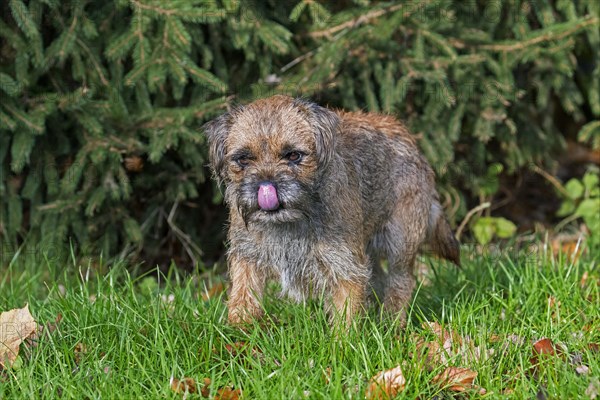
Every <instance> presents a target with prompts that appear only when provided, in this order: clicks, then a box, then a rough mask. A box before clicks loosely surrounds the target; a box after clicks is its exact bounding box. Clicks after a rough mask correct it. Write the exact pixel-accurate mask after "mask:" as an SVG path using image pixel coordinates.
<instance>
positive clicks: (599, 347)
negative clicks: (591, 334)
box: [588, 343, 600, 353]
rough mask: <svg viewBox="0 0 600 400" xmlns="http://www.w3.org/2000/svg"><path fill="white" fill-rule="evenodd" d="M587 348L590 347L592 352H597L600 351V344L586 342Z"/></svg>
mask: <svg viewBox="0 0 600 400" xmlns="http://www.w3.org/2000/svg"><path fill="white" fill-rule="evenodd" d="M588 349H590V351H591V352H592V353H598V351H600V345H598V343H588Z"/></svg>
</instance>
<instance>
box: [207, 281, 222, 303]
mask: <svg viewBox="0 0 600 400" xmlns="http://www.w3.org/2000/svg"><path fill="white" fill-rule="evenodd" d="M224 291H225V284H224V283H223V282H218V283H215V284H214V285H212V286H211V287H210V289H205V290H204V292H203V293H202V300H204V301H209V300H210V299H212V298H214V297H216V296H218V295H220V294H221V293H223V292H224Z"/></svg>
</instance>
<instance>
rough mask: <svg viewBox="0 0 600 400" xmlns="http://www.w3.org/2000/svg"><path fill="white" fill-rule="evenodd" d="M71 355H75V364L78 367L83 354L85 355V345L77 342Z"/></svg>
mask: <svg viewBox="0 0 600 400" xmlns="http://www.w3.org/2000/svg"><path fill="white" fill-rule="evenodd" d="M73 353H74V354H75V364H77V365H79V364H80V363H81V360H82V359H83V356H84V355H85V353H87V347H86V346H85V344H83V343H81V342H79V343H77V344H76V345H75V348H74V349H73Z"/></svg>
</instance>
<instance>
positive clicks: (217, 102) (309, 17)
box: [0, 0, 600, 261]
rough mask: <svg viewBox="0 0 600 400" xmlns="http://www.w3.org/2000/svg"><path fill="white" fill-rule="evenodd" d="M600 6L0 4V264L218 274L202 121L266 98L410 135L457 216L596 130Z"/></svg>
mask: <svg viewBox="0 0 600 400" xmlns="http://www.w3.org/2000/svg"><path fill="white" fill-rule="evenodd" d="M599 4H600V3H598V2H597V1H594V0H589V1H580V2H571V1H567V0H556V1H541V0H540V1H518V0H517V1H515V0H510V1H508V0H506V1H504V0H502V1H501V0H496V1H492V2H478V1H476V2H462V1H458V0H457V1H449V0H448V1H443V0H442V1H438V2H433V3H432V2H418V1H409V2H399V3H398V4H396V3H389V2H376V1H372V2H371V1H368V0H354V1H349V0H346V1H341V2H335V3H331V4H322V3H319V2H317V1H309V0H294V1H279V0H270V1H264V2H250V1H236V0H222V1H219V2H214V1H183V0H181V1H171V2H162V1H152V0H132V1H131V2H127V1H122V0H119V1H107V2H104V3H96V2H91V3H86V2H83V1H72V2H60V1H53V0H31V1H29V2H24V1H22V0H10V1H8V2H4V3H3V4H2V5H1V6H0V7H2V19H1V20H0V36H1V37H2V38H3V41H2V44H1V48H0V63H1V66H0V90H1V91H2V95H3V99H2V105H1V106H0V123H1V126H0V130H1V132H2V134H1V135H0V149H1V150H0V161H1V175H2V184H1V186H0V196H1V197H2V208H1V216H0V217H1V221H0V222H1V225H0V234H1V235H2V240H3V249H6V248H9V249H14V248H16V247H17V246H19V245H21V244H22V243H23V241H24V240H26V238H27V240H31V242H32V243H36V244H37V243H46V244H49V245H52V246H54V248H57V247H58V248H64V247H67V248H68V245H69V243H70V244H71V245H72V246H74V247H76V248H77V249H78V251H81V252H84V253H86V252H87V253H92V254H98V253H99V252H101V253H102V254H104V255H105V256H113V255H116V254H134V255H140V254H141V255H142V256H143V257H144V258H145V259H148V260H153V261H154V260H157V259H161V257H165V258H166V259H168V258H174V259H176V260H190V259H191V260H194V261H196V260H198V259H199V257H200V256H203V258H204V259H209V260H210V259H215V258H216V257H218V255H219V254H220V252H221V251H222V245H221V243H222V239H223V233H222V231H223V223H224V218H225V217H224V213H223V208H222V207H221V206H220V205H219V204H220V201H221V196H220V192H219V191H218V190H216V188H215V187H214V184H212V183H211V181H210V180H209V179H208V170H207V169H206V167H205V165H206V148H205V142H204V138H203V135H202V134H201V131H200V127H201V124H202V123H204V122H205V121H207V120H209V119H210V118H212V117H214V116H216V115H218V114H219V113H221V112H223V111H224V110H225V109H226V108H227V107H229V105H230V104H231V103H232V102H244V101H248V100H250V99H252V98H256V97H263V96H268V95H272V94H275V93H287V94H292V95H301V96H309V97H313V98H314V99H316V100H318V101H319V102H321V103H325V104H329V105H331V106H339V107H344V108H348V109H369V110H372V111H379V112H385V113H392V114H395V115H398V116H399V117H401V118H402V119H404V120H406V121H407V123H408V124H409V125H410V127H411V128H412V129H413V131H414V132H415V134H417V135H418V136H419V137H420V145H421V147H422V149H423V151H424V152H425V154H426V155H427V157H428V158H429V160H430V161H431V163H432V164H433V165H434V167H435V169H436V170H437V172H438V175H439V179H440V185H441V189H442V192H443V194H444V196H445V198H446V200H447V201H446V205H448V206H451V208H452V209H453V212H452V213H451V214H452V215H453V216H454V217H455V218H460V217H461V216H463V215H464V213H465V211H466V200H467V199H469V198H477V196H480V195H481V193H483V192H485V191H486V190H488V188H489V183H488V182H486V176H487V175H486V174H487V172H488V168H489V167H490V166H491V165H495V164H496V163H499V164H501V165H503V166H504V168H505V170H506V171H508V173H514V172H515V171H518V170H519V169H521V168H523V167H526V166H527V165H528V164H529V163H536V164H544V163H548V162H552V160H553V156H554V155H555V154H556V153H557V152H558V151H560V150H561V149H562V146H563V145H564V142H565V138H566V137H570V136H573V135H575V134H576V133H577V131H578V130H579V128H580V127H582V126H583V125H585V124H586V123H590V122H592V121H593V120H594V119H597V118H598V116H600V93H599V90H600V66H599V62H598V51H597V49H598V48H600V37H599V36H600V34H599V32H600V31H599V22H598V15H599V13H600V6H599ZM588 127H589V124H588ZM596 133H597V132H596ZM586 135H587V134H586ZM585 137H586V138H587V137H589V135H587V136H585ZM43 246H44V245H42V247H43ZM203 252H204V254H203ZM4 261H5V260H4Z"/></svg>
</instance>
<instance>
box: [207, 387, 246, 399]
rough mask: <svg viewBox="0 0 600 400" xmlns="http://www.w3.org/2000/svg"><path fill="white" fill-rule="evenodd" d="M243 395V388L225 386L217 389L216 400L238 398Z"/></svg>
mask: <svg viewBox="0 0 600 400" xmlns="http://www.w3.org/2000/svg"><path fill="white" fill-rule="evenodd" d="M241 396H242V390H241V389H234V388H233V386H225V387H222V388H220V389H218V390H217V393H215V397H213V399H214V400H238V399H239V398H240V397H241Z"/></svg>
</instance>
